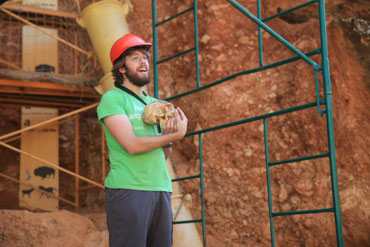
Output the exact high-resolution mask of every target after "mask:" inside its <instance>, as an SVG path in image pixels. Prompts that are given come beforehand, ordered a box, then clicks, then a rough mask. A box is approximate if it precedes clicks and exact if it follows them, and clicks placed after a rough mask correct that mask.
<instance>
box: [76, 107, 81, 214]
mask: <svg viewBox="0 0 370 247" xmlns="http://www.w3.org/2000/svg"><path fill="white" fill-rule="evenodd" d="M78 119H79V114H78V113H77V114H76V115H75V173H76V174H77V175H79V172H80V171H79V170H80V167H79V160H80V151H79V146H80V142H79V141H80V139H79V125H78ZM79 186H80V180H79V179H78V177H75V203H76V206H75V207H76V210H78V208H79V201H80V194H79Z"/></svg>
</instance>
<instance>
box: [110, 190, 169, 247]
mask: <svg viewBox="0 0 370 247" xmlns="http://www.w3.org/2000/svg"><path fill="white" fill-rule="evenodd" d="M105 210H106V214H107V225H108V231H109V246H110V247H171V246H172V210H171V193H170V192H162V191H139V190H126V189H110V188H106V189H105Z"/></svg>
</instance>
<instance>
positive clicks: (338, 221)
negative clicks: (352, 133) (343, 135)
mask: <svg viewBox="0 0 370 247" xmlns="http://www.w3.org/2000/svg"><path fill="white" fill-rule="evenodd" d="M319 18H320V37H321V49H322V52H321V59H322V75H323V82H324V94H325V105H326V123H327V135H328V146H329V160H330V173H331V185H332V194H333V204H334V215H335V225H336V234H337V245H338V246H340V247H343V246H344V241H343V231H342V217H341V212H340V202H339V190H338V178H337V167H336V158H335V144H334V124H333V110H332V101H331V93H332V92H331V83H330V70H329V58H328V45H327V32H326V17H325V1H324V0H319Z"/></svg>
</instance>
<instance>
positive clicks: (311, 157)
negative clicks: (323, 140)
mask: <svg viewBox="0 0 370 247" xmlns="http://www.w3.org/2000/svg"><path fill="white" fill-rule="evenodd" d="M324 157H329V153H324V154H317V155H312V156H305V157H299V158H295V159H289V160H282V161H275V162H269V166H276V165H281V164H286V163H293V162H299V161H304V160H312V159H319V158H324Z"/></svg>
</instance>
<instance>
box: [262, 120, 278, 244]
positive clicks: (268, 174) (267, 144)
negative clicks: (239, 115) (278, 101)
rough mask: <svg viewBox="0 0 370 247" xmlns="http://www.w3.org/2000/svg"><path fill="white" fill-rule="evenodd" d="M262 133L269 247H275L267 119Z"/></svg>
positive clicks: (264, 121)
mask: <svg viewBox="0 0 370 247" xmlns="http://www.w3.org/2000/svg"><path fill="white" fill-rule="evenodd" d="M263 133H264V137H265V156H266V176H267V194H268V202H269V218H270V234H271V246H272V247H274V246H275V233H274V219H273V217H272V196H271V176H270V166H269V162H270V158H269V143H268V134H267V119H266V118H264V119H263Z"/></svg>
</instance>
